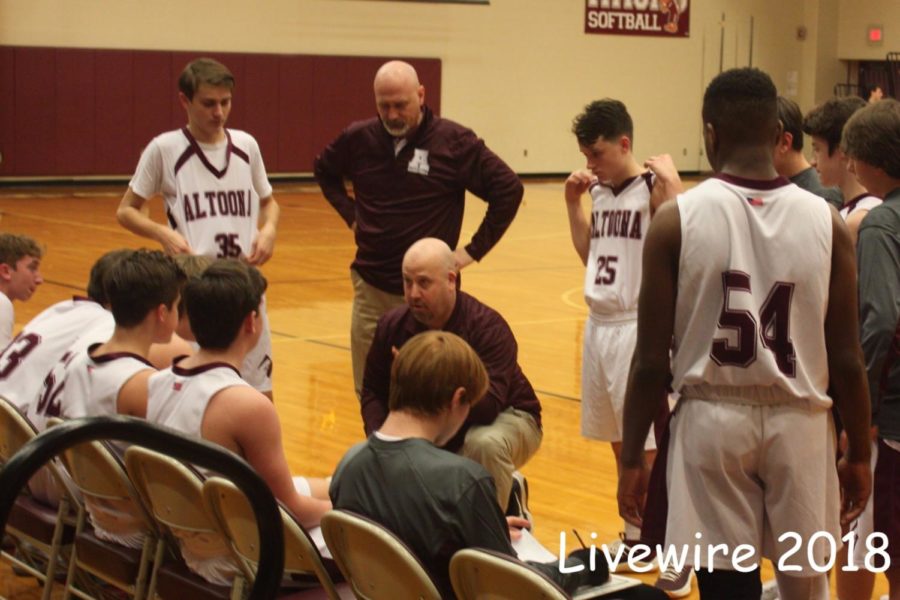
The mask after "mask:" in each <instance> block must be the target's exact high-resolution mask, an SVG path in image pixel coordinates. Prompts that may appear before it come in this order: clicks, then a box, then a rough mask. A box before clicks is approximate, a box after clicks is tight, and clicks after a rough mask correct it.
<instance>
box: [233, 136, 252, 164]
mask: <svg viewBox="0 0 900 600" xmlns="http://www.w3.org/2000/svg"><path fill="white" fill-rule="evenodd" d="M228 147H229V148H231V153H232V154H234V155H235V156H237V157H238V158H240V159H241V160H243V161H244V162H245V163H247V164H248V165H249V164H250V155H249V154H247V153H246V152H244V151H243V150H241V149H240V148H238V147H237V146H235V145H234V144H232V143H231V138H230V137H229V138H228Z"/></svg>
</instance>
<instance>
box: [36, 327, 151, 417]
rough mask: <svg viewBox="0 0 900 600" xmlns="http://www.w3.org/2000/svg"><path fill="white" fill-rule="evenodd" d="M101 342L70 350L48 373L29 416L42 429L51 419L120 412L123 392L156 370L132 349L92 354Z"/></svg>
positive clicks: (107, 414)
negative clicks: (139, 377)
mask: <svg viewBox="0 0 900 600" xmlns="http://www.w3.org/2000/svg"><path fill="white" fill-rule="evenodd" d="M99 345H100V343H94V344H91V345H90V346H88V347H87V348H85V349H82V350H79V351H77V352H74V351H69V352H66V353H65V354H64V355H63V357H62V358H61V359H60V360H59V361H57V363H56V365H55V366H54V367H53V369H52V370H51V371H50V373H48V374H47V376H46V377H45V378H44V380H43V384H42V386H41V392H40V396H39V398H38V400H37V402H36V403H34V404H32V405H31V406H29V408H28V413H27V414H28V417H29V418H30V419H31V422H32V423H34V426H35V427H37V429H38V430H43V429H45V428H46V423H47V419H48V418H50V417H62V418H64V419H77V418H79V417H101V416H110V415H115V414H118V406H117V404H118V399H119V392H120V391H121V390H122V386H124V385H125V384H126V383H128V381H129V380H130V379H131V378H132V377H134V376H135V375H137V374H138V373H139V372H141V371H146V370H147V369H152V370H155V369H153V365H151V364H150V363H149V362H148V361H147V359H146V358H144V357H142V356H138V355H137V354H132V353H130V352H111V353H109V354H100V355H94V356H92V353H93V352H94V351H95V350H96V349H97V347H98V346H99Z"/></svg>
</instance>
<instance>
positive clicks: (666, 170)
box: [644, 154, 684, 216]
mask: <svg viewBox="0 0 900 600" xmlns="http://www.w3.org/2000/svg"><path fill="white" fill-rule="evenodd" d="M644 166H645V167H647V168H648V169H650V170H651V171H653V174H654V175H656V181H655V182H654V184H653V191H652V192H650V216H653V215H654V214H655V213H656V210H657V209H658V208H659V207H660V206H661V205H662V203H663V202H666V201H668V200H672V199H674V198H675V196H677V195H678V194H680V193H681V192H683V191H684V185H683V184H682V183H681V177H680V176H679V175H678V169H677V168H676V167H675V163H674V162H673V161H672V156H671V155H669V154H660V155H658V156H651V157H650V158H648V159H647V160H646V161H644Z"/></svg>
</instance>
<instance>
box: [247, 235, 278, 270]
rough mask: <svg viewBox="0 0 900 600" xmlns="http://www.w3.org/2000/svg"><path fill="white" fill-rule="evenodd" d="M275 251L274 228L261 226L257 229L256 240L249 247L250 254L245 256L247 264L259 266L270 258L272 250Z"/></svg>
mask: <svg viewBox="0 0 900 600" xmlns="http://www.w3.org/2000/svg"><path fill="white" fill-rule="evenodd" d="M274 251H275V228H274V227H263V228H262V229H260V230H259V234H258V235H257V236H256V240H254V241H253V245H252V246H251V247H250V254H249V255H248V256H247V264H251V265H253V266H256V267H258V266H260V265H262V264H264V263H265V262H266V261H268V260H269V259H270V258H272V252H274Z"/></svg>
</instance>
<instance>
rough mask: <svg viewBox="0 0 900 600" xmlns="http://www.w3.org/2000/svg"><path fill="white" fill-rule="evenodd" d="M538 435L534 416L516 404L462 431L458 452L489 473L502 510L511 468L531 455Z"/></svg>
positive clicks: (508, 488) (511, 477) (521, 464)
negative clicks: (464, 433) (461, 442)
mask: <svg viewBox="0 0 900 600" xmlns="http://www.w3.org/2000/svg"><path fill="white" fill-rule="evenodd" d="M542 437H543V434H542V433H541V430H540V429H539V428H538V426H537V423H535V421H534V417H533V416H531V415H530V414H529V413H527V412H525V411H522V410H518V409H516V408H507V409H506V410H504V411H503V412H502V413H500V414H499V415H497V418H496V419H494V422H493V423H491V424H490V425H475V426H473V427H471V428H470V429H469V431H467V432H466V440H465V442H464V443H463V447H462V450H461V451H460V454H462V455H463V456H465V457H466V458H471V459H472V460H474V461H475V462H477V463H479V464H480V465H481V466H483V467H484V468H485V469H486V470H487V472H488V473H490V474H491V476H492V477H493V478H494V483H495V484H496V486H497V502H498V503H499V504H500V508H501V509H502V510H503V511H504V512H506V507H507V505H508V504H509V492H510V490H512V480H513V476H512V475H513V471H515V470H516V469H518V468H520V467H522V466H523V465H524V464H525V463H527V462H528V459H530V458H531V457H532V456H534V453H535V452H537V450H538V448H539V447H540V446H541V438H542Z"/></svg>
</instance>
